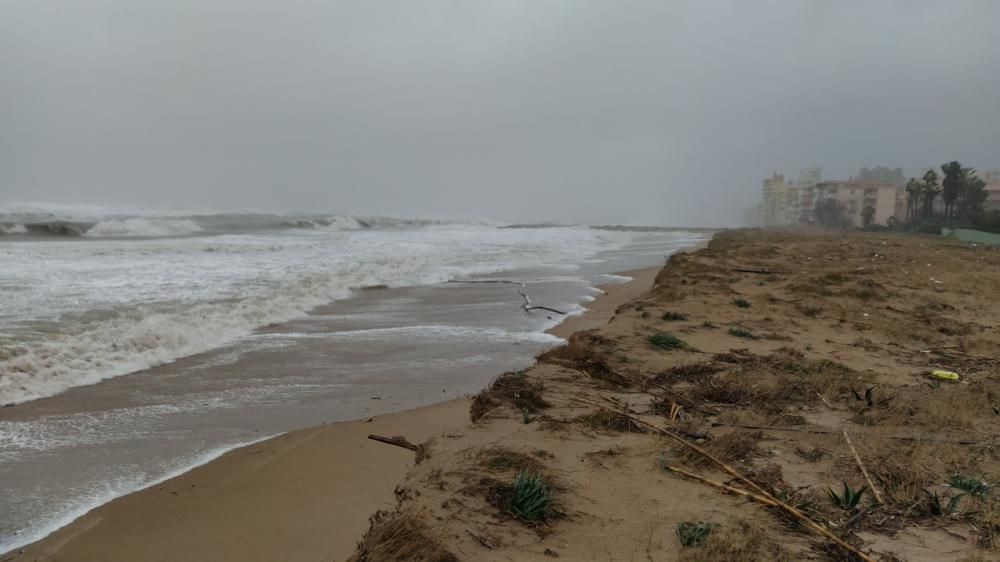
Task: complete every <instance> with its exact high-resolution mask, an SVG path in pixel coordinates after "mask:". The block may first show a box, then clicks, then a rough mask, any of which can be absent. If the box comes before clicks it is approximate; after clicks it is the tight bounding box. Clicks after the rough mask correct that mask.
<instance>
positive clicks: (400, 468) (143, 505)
mask: <svg viewBox="0 0 1000 562" xmlns="http://www.w3.org/2000/svg"><path fill="white" fill-rule="evenodd" d="M659 270H660V268H659V267H653V268H647V269H642V270H637V271H628V272H622V273H621V275H624V276H627V277H631V278H632V279H633V280H632V281H631V282H628V283H624V284H612V285H607V286H603V287H602V289H603V290H604V294H602V295H599V296H598V297H597V298H596V300H595V301H593V302H591V303H588V305H587V307H588V312H587V313H586V314H583V315H580V316H572V317H570V318H568V319H567V320H566V321H564V322H562V323H561V324H559V325H558V326H556V327H555V328H553V329H552V330H550V333H552V334H553V335H556V336H559V337H568V336H569V335H570V334H571V333H573V332H575V331H578V330H583V329H590V328H594V327H597V326H600V325H603V324H606V323H607V321H608V320H609V319H610V318H611V317H612V316H613V314H614V311H615V309H616V308H617V307H618V306H620V305H622V304H624V303H626V302H628V301H629V300H632V299H633V298H635V297H637V296H639V295H640V294H642V293H644V292H645V291H647V290H648V289H649V287H650V286H651V285H652V281H653V279H654V278H655V276H656V274H657V273H658V272H659ZM469 404H470V401H469V400H468V399H466V398H462V399H453V400H450V401H447V402H444V403H441V404H437V405H433V406H429V407H423V408H417V409H413V410H408V411H404V412H398V413H392V414H387V415H380V416H374V417H371V418H368V419H364V420H359V421H353V422H340V423H330V424H324V425H321V426H317V427H310V428H306V429H303V430H299V431H293V432H290V433H287V434H284V435H281V436H278V437H275V438H272V439H268V440H265V441H262V442H260V443H256V444H253V445H250V446H248V447H243V448H240V449H236V450H234V451H230V452H228V453H226V454H224V455H222V456H221V457H219V458H218V459H215V460H213V461H211V462H209V463H207V464H205V465H202V466H199V467H197V468H195V469H193V470H191V471H190V472H186V473H184V474H182V475H180V476H178V477H176V478H173V479H171V480H168V481H166V482H163V483H161V484H158V485H155V486H152V487H150V488H147V489H144V490H141V491H139V492H136V493H133V494H129V495H127V496H124V497H121V498H118V499H116V500H114V501H112V502H110V503H108V504H105V505H103V506H101V507H98V508H97V509H94V510H93V511H91V512H89V513H87V514H86V515H84V516H83V517H81V518H79V519H77V520H76V521H74V522H73V523H72V524H70V525H68V526H66V527H64V528H62V529H60V530H59V531H57V532H55V533H53V534H52V535H50V536H48V537H46V538H45V539H44V540H41V541H39V542H36V543H34V544H31V545H29V546H27V547H25V548H23V549H20V552H17V553H8V555H7V557H5V558H2V560H5V561H6V560H53V561H54V560H81V561H83V560H95V561H96V560H123V561H124V560H150V561H154V560H164V561H166V560H260V561H265V560H303V561H305V560H344V559H346V558H347V557H348V556H349V555H350V554H351V553H352V552H353V551H354V548H355V546H356V543H357V542H358V541H359V540H360V539H361V537H362V535H363V534H364V532H365V530H366V529H367V527H368V519H369V517H370V516H371V515H372V514H373V513H375V512H376V511H378V510H386V509H388V510H391V509H393V508H394V507H395V504H396V499H397V498H396V494H395V492H394V490H395V489H396V486H397V484H399V483H401V482H402V481H403V478H404V477H405V475H406V473H407V471H408V470H409V469H410V468H411V467H412V465H413V454H412V453H411V452H409V451H406V450H404V449H400V448H396V447H391V446H386V445H383V444H379V443H376V442H374V441H371V440H368V439H367V436H368V435H369V434H371V433H374V434H380V435H405V436H406V437H407V438H408V439H411V440H413V441H415V442H418V443H420V442H425V441H427V440H434V439H440V438H442V437H443V436H454V435H458V434H461V433H462V432H463V431H465V430H466V429H467V427H468V411H469Z"/></svg>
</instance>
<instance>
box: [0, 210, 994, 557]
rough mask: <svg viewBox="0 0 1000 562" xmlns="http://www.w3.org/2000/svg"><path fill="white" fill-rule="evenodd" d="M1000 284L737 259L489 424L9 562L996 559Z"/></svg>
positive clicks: (408, 417)
mask: <svg viewBox="0 0 1000 562" xmlns="http://www.w3.org/2000/svg"><path fill="white" fill-rule="evenodd" d="M998 273H1000V254H998V253H997V251H996V250H995V249H992V248H988V247H976V246H971V245H968V244H959V243H955V242H951V241H948V240H945V239H941V238H931V237H919V236H912V235H898V234H878V233H848V234H831V233H825V232H822V231H813V230H804V231H789V232H783V231H773V232H764V231H730V232H724V233H720V234H718V235H716V237H715V238H714V239H713V240H712V242H710V243H709V244H708V246H707V248H704V249H700V250H697V251H693V252H682V253H678V254H675V255H674V256H672V257H671V258H670V260H669V261H668V263H667V265H666V266H665V267H663V268H662V269H661V268H650V269H646V270H642V271H637V272H630V273H628V275H629V276H631V277H634V279H635V280H634V281H633V282H631V283H628V284H624V285H615V286H610V287H605V290H606V291H607V294H606V295H604V296H602V297H600V298H598V299H597V300H596V301H595V302H593V303H591V305H590V308H591V312H589V313H588V314H586V315H584V316H580V317H576V318H571V319H569V320H568V321H567V322H565V323H563V324H562V325H560V326H559V327H558V328H557V329H556V330H555V331H556V333H557V334H558V335H560V336H563V337H567V338H568V339H569V343H568V345H566V346H563V347H560V348H557V349H555V350H552V351H549V352H546V353H544V354H543V355H541V356H540V357H539V360H538V363H537V365H535V366H534V367H531V368H530V369H527V370H524V371H517V372H511V373H506V374H504V375H502V376H501V377H499V378H498V379H497V380H496V381H495V382H494V383H493V385H491V387H490V388H488V389H485V390H483V391H482V392H481V393H480V394H479V395H478V396H476V397H475V399H474V400H471V401H470V400H469V399H459V400H451V401H448V402H445V403H442V404H438V405H435V406H430V407H426V408H419V409H415V410H410V411H406V412H400V413H396V414H388V415H384V416H378V417H375V418H374V419H371V420H361V421H356V422H347V423H335V424H327V425H322V426H319V427H312V428H308V429H304V430H301V431H296V432H291V433H288V434H285V435H282V436H279V437H276V438H274V439H270V440H267V441H264V442H261V443H257V444H255V445H252V446H249V447H245V448H242V449H238V450H235V451H232V452H230V453H227V454H225V455H223V456H222V457H220V458H219V459H217V460H215V461H212V462H210V463H208V464H206V465H204V466H202V467H199V468H197V469H195V470H192V471H190V472H188V473H186V474H184V475H182V476H180V477H178V478H175V479H172V480H169V481H167V482H164V483H163V484H161V485H158V486H154V487H151V488H149V489H146V490H143V491H140V492H138V493H134V494H131V495H128V496H125V497H123V498H120V499H118V500H115V501H113V502H111V503H109V504H107V505H104V506H102V507H100V508H98V509H95V510H93V511H92V512H91V513H89V514H87V515H86V516H84V517H82V518H80V519H79V520H77V521H76V522H74V523H73V524H71V525H69V526H68V527H66V528H64V529H62V530H60V531H58V532H57V533H54V534H53V535H51V536H49V537H47V538H46V539H44V540H42V541H39V542H37V543H35V544H32V545H29V546H28V547H26V548H25V549H24V551H23V553H22V554H9V555H8V556H7V557H6V558H3V560H178V559H182V560H331V561H334V560H347V559H350V560H358V561H360V560H366V561H389V560H429V561H440V562H446V561H452V560H498V561H499V560H549V559H552V558H563V559H568V560H656V561H660V560H663V561H674V560H680V561H687V562H690V561H702V560H704V561H709V560H722V561H762V562H763V561H768V562H771V561H774V560H778V561H785V560H788V561H791V560H841V559H847V558H850V557H851V556H853V557H855V558H854V559H862V560H907V561H937V560H992V559H996V556H995V550H994V549H995V548H997V546H998V542H997V539H996V536H997V532H998V529H1000V526H997V525H996V523H995V521H996V519H995V515H994V514H995V513H996V512H995V511H993V509H994V503H993V502H994V500H993V499H992V498H991V497H990V495H989V491H988V489H989V484H988V483H992V482H995V481H996V480H997V479H998V477H1000V461H997V460H996V457H995V456H994V455H993V454H992V453H990V451H991V450H992V447H994V439H995V438H994V435H995V434H996V432H997V431H998V430H1000V426H997V424H998V422H997V421H996V418H995V409H996V406H995V405H994V400H995V397H996V396H1000V388H997V386H996V385H997V382H996V380H997V379H996V373H997V362H996V359H995V357H997V356H998V352H1000V349H998V347H997V343H996V342H997V338H996V334H995V333H994V332H995V328H994V327H993V326H992V325H991V324H990V323H989V322H988V321H987V320H986V319H988V318H991V317H994V315H996V314H997V313H1000V310H997V304H996V302H997V300H996V297H997V295H998V294H1000V287H998V286H997V285H996V283H995V281H994V280H995V279H996V275H997V274H998ZM653 336H656V337H653ZM934 370H949V371H954V372H957V373H959V377H960V378H959V380H958V381H957V382H956V381H949V380H946V379H940V378H937V377H934V376H931V374H930V373H931V372H932V371H934ZM470 414H471V416H470ZM369 434H378V435H383V436H387V437H391V436H397V435H398V436H403V437H405V438H406V439H407V440H408V441H410V442H412V443H420V444H421V447H422V450H423V452H424V453H425V454H424V455H421V457H422V458H421V459H420V461H421V462H419V463H418V462H416V461H417V459H416V458H415V455H414V454H413V453H412V452H410V451H408V450H405V449H402V448H397V447H393V446H388V445H385V444H381V443H376V442H374V441H370V440H368V439H367V436H368V435H369ZM845 434H846V435H848V436H849V438H850V441H848V440H847V439H845ZM519 473H524V474H530V475H539V476H541V477H542V478H543V479H544V481H545V482H546V483H547V484H546V485H547V486H548V489H549V492H548V493H549V494H550V496H549V497H550V498H551V505H549V507H548V508H547V509H548V511H545V512H543V516H541V518H540V519H531V520H529V519H526V518H525V516H524V515H523V514H522V512H520V511H518V509H517V508H516V507H515V504H513V503H511V502H512V501H513V500H512V499H511V498H512V496H511V495H510V494H512V493H513V492H512V490H513V489H514V488H513V487H512V486H511V482H513V481H514V479H515V476H516V475H517V474H519ZM844 484H847V485H848V486H850V487H851V489H853V490H858V489H860V488H862V487H865V492H862V493H861V495H860V496H859V497H858V498H856V499H855V500H853V501H854V502H855V503H854V504H853V505H852V506H845V505H838V504H837V503H836V502H834V501H833V500H832V499H831V498H832V494H831V493H830V492H829V490H833V491H834V492H835V493H836V494H840V489H841V487H842V486H843V485H844ZM977 486H978V487H977ZM984 490H986V491H984ZM956 497H958V499H957V500H955V499H954V498H956ZM934 498H936V499H937V501H936V502H934V501H933V500H934ZM837 501H846V500H837ZM549 508H551V509H549ZM376 512H377V513H378V514H379V515H378V516H377V517H375V518H373V519H372V520H371V523H369V517H370V516H372V515H373V514H375V513H376ZM684 525H688V526H694V527H698V526H699V525H700V526H702V527H704V528H705V529H707V531H706V533H707V534H706V535H705V536H707V539H706V538H704V537H702V539H698V540H692V541H691V542H689V543H685V542H684V540H685V539H684V538H683V536H682V535H681V533H680V531H678V529H679V528H680V527H682V526H684ZM362 537H363V538H362ZM359 540H360V541H362V542H361V544H360V546H358V541H359Z"/></svg>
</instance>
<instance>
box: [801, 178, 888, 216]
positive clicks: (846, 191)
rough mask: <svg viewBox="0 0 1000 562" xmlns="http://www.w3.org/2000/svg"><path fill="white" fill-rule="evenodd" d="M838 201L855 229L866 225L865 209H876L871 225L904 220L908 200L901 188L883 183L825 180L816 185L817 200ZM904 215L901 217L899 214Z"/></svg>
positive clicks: (857, 180) (856, 180)
mask: <svg viewBox="0 0 1000 562" xmlns="http://www.w3.org/2000/svg"><path fill="white" fill-rule="evenodd" d="M825 199H836V200H837V201H840V202H841V203H843V204H844V208H846V209H847V216H848V218H849V219H850V220H851V223H853V224H854V225H856V226H860V225H862V224H863V222H864V221H863V220H862V211H863V210H864V208H865V207H871V208H872V209H874V210H875V215H874V216H873V217H872V224H886V223H888V222H889V221H890V219H893V218H894V219H895V220H902V219H903V218H905V214H906V198H905V193H904V190H903V188H902V187H900V186H897V185H893V184H886V183H882V181H881V180H873V179H870V180H861V179H853V178H852V179H849V180H846V181H824V182H820V183H818V184H817V185H816V200H817V201H822V200H825ZM900 213H902V214H900Z"/></svg>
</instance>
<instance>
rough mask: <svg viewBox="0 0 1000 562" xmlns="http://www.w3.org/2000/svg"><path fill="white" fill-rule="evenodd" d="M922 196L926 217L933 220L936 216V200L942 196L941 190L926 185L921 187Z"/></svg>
mask: <svg viewBox="0 0 1000 562" xmlns="http://www.w3.org/2000/svg"><path fill="white" fill-rule="evenodd" d="M920 194H921V196H922V197H923V199H924V217H926V218H931V217H932V216H934V200H935V199H937V196H938V195H941V188H940V187H935V186H933V185H931V184H929V183H924V184H923V185H922V186H921V189H920Z"/></svg>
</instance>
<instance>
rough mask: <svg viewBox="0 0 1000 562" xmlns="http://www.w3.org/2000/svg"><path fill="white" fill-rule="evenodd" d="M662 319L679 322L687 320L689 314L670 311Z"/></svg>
mask: <svg viewBox="0 0 1000 562" xmlns="http://www.w3.org/2000/svg"><path fill="white" fill-rule="evenodd" d="M662 318H663V319H664V320H666V321H667V322H679V321H683V320H687V319H688V316H687V314H682V313H680V312H674V311H672V310H668V311H667V312H664V313H663V316H662Z"/></svg>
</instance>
